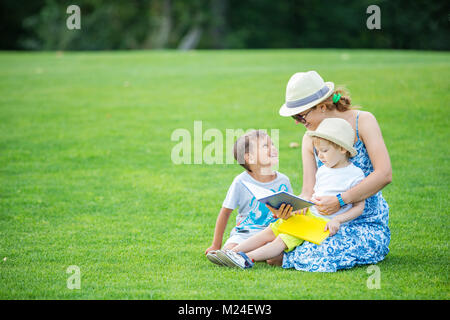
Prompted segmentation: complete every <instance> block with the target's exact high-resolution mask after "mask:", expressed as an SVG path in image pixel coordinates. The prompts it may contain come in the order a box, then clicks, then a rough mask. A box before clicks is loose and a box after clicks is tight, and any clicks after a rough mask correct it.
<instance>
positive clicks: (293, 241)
mask: <svg viewBox="0 0 450 320" xmlns="http://www.w3.org/2000/svg"><path fill="white" fill-rule="evenodd" d="M284 221H285V220H283V219H278V220H277V221H275V222H272V223H271V224H270V228H271V229H272V231H273V234H274V235H275V237H278V236H280V238H281V240H283V242H284V244H285V245H286V249H285V250H284V252H289V251H292V250H294V249H295V247H297V246H299V245H301V244H302V243H303V241H304V240H302V239H299V238H296V237H294V236H291V235H289V234H286V233H280V232H279V231H278V228H279V227H280V226H281V225H282V224H283V222H284Z"/></svg>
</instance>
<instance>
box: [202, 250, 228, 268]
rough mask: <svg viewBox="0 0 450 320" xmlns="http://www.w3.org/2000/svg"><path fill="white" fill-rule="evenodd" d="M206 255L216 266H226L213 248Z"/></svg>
mask: <svg viewBox="0 0 450 320" xmlns="http://www.w3.org/2000/svg"><path fill="white" fill-rule="evenodd" d="M206 257H207V258H208V260H209V261H211V262H212V263H214V264H217V265H218V266H227V264H226V263H225V262H223V261H222V260H220V258H219V257H218V256H217V254H216V251H215V250H213V251H210V252H208V254H207V255H206Z"/></svg>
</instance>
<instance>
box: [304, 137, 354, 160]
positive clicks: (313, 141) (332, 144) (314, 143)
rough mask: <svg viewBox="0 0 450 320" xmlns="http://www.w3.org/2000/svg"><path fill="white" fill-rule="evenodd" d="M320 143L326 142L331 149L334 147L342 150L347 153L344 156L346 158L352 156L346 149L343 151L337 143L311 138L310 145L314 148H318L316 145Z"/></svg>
mask: <svg viewBox="0 0 450 320" xmlns="http://www.w3.org/2000/svg"><path fill="white" fill-rule="evenodd" d="M321 141H326V142H328V143H329V144H330V145H331V146H332V147H334V148H336V149H344V150H345V151H347V152H346V154H345V155H346V156H347V158H350V157H351V156H352V155H351V153H350V151H348V150H347V149H345V148H344V147H342V146H340V145H338V144H337V143H335V142H333V141H330V140H327V139H324V138H319V137H312V143H313V146H314V147H318V145H319V144H320V142H321Z"/></svg>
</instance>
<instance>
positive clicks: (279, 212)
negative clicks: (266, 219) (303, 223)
mask: <svg viewBox="0 0 450 320" xmlns="http://www.w3.org/2000/svg"><path fill="white" fill-rule="evenodd" d="M266 206H267V208H269V210H270V211H272V214H273V215H274V217H275V218H280V219H283V220H286V219H288V218H290V217H291V216H292V215H293V214H294V213H293V212H292V206H291V205H289V204H288V205H286V204H285V203H283V204H281V206H280V208H279V209H275V208H274V207H271V206H270V205H268V204H266ZM295 212H297V211H295Z"/></svg>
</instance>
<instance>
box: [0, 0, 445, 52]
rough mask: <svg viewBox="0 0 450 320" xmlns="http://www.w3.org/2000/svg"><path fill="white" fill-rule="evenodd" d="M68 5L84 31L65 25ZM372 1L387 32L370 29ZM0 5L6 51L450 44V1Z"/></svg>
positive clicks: (138, 0)
mask: <svg viewBox="0 0 450 320" xmlns="http://www.w3.org/2000/svg"><path fill="white" fill-rule="evenodd" d="M70 4H77V5H78V6H79V7H80V8H81V30H68V29H67V28H66V24H65V21H66V19H67V17H68V15H67V14H66V8H67V7H68V6H69V5H70ZM372 4H375V5H378V6H379V7H380V9H381V30H368V29H367V27H366V20H367V18H368V16H369V15H368V14H367V13H366V9H367V7H368V6H369V5H372ZM0 9H1V10H0V12H1V18H2V23H1V27H0V49H33V50H114V49H141V48H146V49H147V48H148V49H164V48H179V49H182V50H189V49H194V48H200V49H204V48H215V49H222V48H305V47H310V48H311V47H313V48H314V47H316V48H398V49H436V50H449V48H450V39H449V31H450V30H449V29H450V24H449V12H450V2H449V1H448V0H433V1H428V0H415V1H409V0H396V1H393V0H320V1H319V0H284V1H273V0H245V1H241V0H121V1H107V0H76V1H74V0H28V1H27V2H26V5H23V3H20V2H17V1H16V0H2V1H1V3H0Z"/></svg>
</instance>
